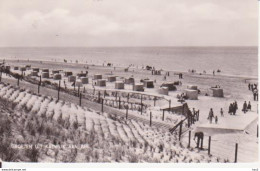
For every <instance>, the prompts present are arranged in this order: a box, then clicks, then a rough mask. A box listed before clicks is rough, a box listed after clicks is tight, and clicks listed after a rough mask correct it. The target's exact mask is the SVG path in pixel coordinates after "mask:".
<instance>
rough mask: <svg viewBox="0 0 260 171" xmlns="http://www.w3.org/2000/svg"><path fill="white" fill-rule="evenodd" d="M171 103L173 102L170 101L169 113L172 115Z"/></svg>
mask: <svg viewBox="0 0 260 171" xmlns="http://www.w3.org/2000/svg"><path fill="white" fill-rule="evenodd" d="M171 103H172V101H171V100H169V113H171Z"/></svg>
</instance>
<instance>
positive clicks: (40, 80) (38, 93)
mask: <svg viewBox="0 0 260 171" xmlns="http://www.w3.org/2000/svg"><path fill="white" fill-rule="evenodd" d="M41 83H42V76H41V75H40V81H39V84H38V94H39V93H40V86H41Z"/></svg>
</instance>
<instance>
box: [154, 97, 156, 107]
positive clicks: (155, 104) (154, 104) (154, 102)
mask: <svg viewBox="0 0 260 171" xmlns="http://www.w3.org/2000/svg"><path fill="white" fill-rule="evenodd" d="M153 100H154V102H153V106H155V105H156V97H154V99H153Z"/></svg>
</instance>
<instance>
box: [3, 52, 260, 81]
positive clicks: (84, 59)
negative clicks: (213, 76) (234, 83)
mask: <svg viewBox="0 0 260 171" xmlns="http://www.w3.org/2000/svg"><path fill="white" fill-rule="evenodd" d="M0 59H5V60H8V59H13V60H40V61H56V62H64V60H66V61H67V62H72V63H75V62H78V63H86V64H96V65H103V64H104V65H106V64H107V63H112V64H113V66H122V67H127V66H129V65H131V66H134V67H139V68H140V67H145V66H147V65H149V66H154V67H155V68H156V69H163V70H167V71H184V72H186V71H189V70H192V69H193V70H196V72H197V73H200V72H203V71H206V72H207V73H212V72H213V71H214V70H215V71H216V70H220V71H221V73H220V74H222V75H232V76H247V77H252V78H257V77H258V47H1V48H0Z"/></svg>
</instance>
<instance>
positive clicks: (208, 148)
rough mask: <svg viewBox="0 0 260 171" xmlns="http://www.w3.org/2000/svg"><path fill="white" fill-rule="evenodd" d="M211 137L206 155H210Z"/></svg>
mask: <svg viewBox="0 0 260 171" xmlns="http://www.w3.org/2000/svg"><path fill="white" fill-rule="evenodd" d="M210 145H211V136H209V145H208V155H210Z"/></svg>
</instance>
